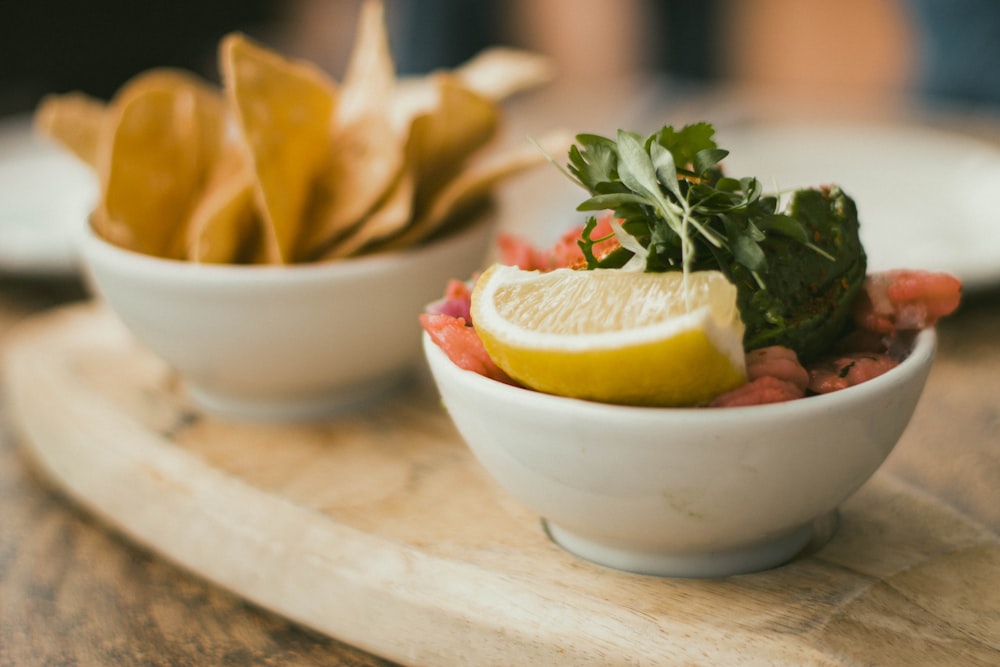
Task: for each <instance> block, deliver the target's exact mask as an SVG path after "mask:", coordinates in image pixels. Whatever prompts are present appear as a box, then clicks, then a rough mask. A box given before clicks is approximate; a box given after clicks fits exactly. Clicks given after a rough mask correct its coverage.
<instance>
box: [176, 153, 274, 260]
mask: <svg viewBox="0 0 1000 667" xmlns="http://www.w3.org/2000/svg"><path fill="white" fill-rule="evenodd" d="M262 225H263V221H262V220H261V219H260V216H259V214H258V210H257V207H256V205H255V202H254V195H253V170H252V168H251V166H250V164H249V158H248V157H247V156H246V154H245V153H244V152H243V151H241V150H239V149H238V148H236V147H233V148H232V149H231V150H230V151H229V152H228V153H227V154H226V155H225V156H224V157H223V159H221V160H220V161H219V162H218V163H217V165H216V168H215V171H214V173H213V175H212V178H211V180H210V181H209V183H208V185H207V186H206V187H205V190H204V192H203V193H202V195H201V197H200V199H199V201H198V203H197V204H196V205H195V208H194V210H193V211H192V213H191V219H190V221H189V223H188V225H187V236H186V258H187V259H189V260H191V261H194V262H202V263H215V264H218V263H239V262H243V261H247V260H248V259H249V258H250V256H251V249H252V245H253V243H254V242H255V241H257V240H259V237H260V236H261V235H262V233H263V229H262Z"/></svg>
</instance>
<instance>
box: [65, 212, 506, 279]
mask: <svg viewBox="0 0 1000 667" xmlns="http://www.w3.org/2000/svg"><path fill="white" fill-rule="evenodd" d="M495 218H496V215H495V208H493V207H488V208H486V209H477V211H476V212H474V213H472V214H471V215H470V221H469V223H468V224H464V225H462V226H461V227H460V228H458V229H455V230H452V231H449V232H447V233H445V234H443V235H441V236H435V237H432V238H430V239H428V240H426V241H424V242H422V243H420V244H418V245H414V246H411V247H406V248H400V249H397V250H387V251H380V252H374V253H371V254H367V255H360V256H356V257H344V258H339V259H336V260H329V261H318V262H297V263H291V264H224V263H202V262H194V261H189V260H183V259H171V258H167V257H158V256H156V255H148V254H145V253H142V252H138V251H136V250H130V249H128V248H123V247H121V246H119V245H116V244H114V243H112V242H110V241H108V240H107V239H105V238H104V237H102V236H101V235H100V234H98V233H97V232H96V230H94V228H93V225H91V224H90V223H89V221H88V223H87V224H85V225H83V227H84V229H83V233H82V234H81V239H80V255H81V258H82V260H83V261H84V263H85V264H86V265H88V266H89V265H91V264H93V262H94V258H95V257H97V258H98V259H99V261H105V260H106V261H107V262H113V263H114V264H116V265H117V266H119V267H121V268H124V269H125V270H127V271H129V272H134V273H145V274H150V275H157V274H158V275H171V276H174V277H175V279H176V278H177V277H187V278H189V279H193V280H209V279H211V280H216V281H232V282H238V281H247V280H277V279H298V280H310V279H331V278H335V277H337V276H340V275H343V276H344V277H348V276H350V277H352V278H354V277H358V276H360V275H372V274H378V273H382V272H384V271H385V270H387V269H390V268H394V267H399V266H400V263H403V264H408V263H409V262H413V261H416V260H418V259H420V258H423V257H424V256H426V255H434V254H437V253H444V254H447V253H448V252H449V251H450V249H451V248H453V247H456V246H461V245H463V244H465V243H467V242H471V241H472V240H473V239H474V238H478V237H479V236H480V235H482V234H491V233H492V231H493V228H494V226H495V224H494V223H495Z"/></svg>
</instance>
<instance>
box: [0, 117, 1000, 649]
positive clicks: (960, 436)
mask: <svg viewBox="0 0 1000 667" xmlns="http://www.w3.org/2000/svg"><path fill="white" fill-rule="evenodd" d="M596 129H599V130H604V129H605V128H604V127H599V128H596ZM529 190H530V188H529ZM85 296H86V292H85V290H84V289H83V288H82V287H81V286H80V285H79V284H77V283H75V282H72V281H37V280H24V279H19V278H16V277H5V278H2V279H0V345H2V344H4V343H5V342H6V339H7V334H8V333H9V332H10V330H11V327H12V326H13V325H15V324H16V323H17V322H19V321H21V320H23V319H24V318H26V317H28V316H30V315H32V314H34V313H37V312H39V311H42V310H45V309H48V308H51V307H54V306H57V305H61V304H65V303H68V302H72V301H78V300H81V299H83V298H85ZM998 341H1000V291H997V290H995V289H991V290H988V291H981V292H979V293H975V294H969V295H967V297H966V300H965V302H964V305H963V307H962V309H961V311H960V312H959V313H958V314H957V315H956V316H955V317H953V318H952V319H950V320H948V321H946V322H945V323H944V324H943V325H942V326H941V327H940V348H939V354H938V359H937V361H936V364H935V367H934V369H933V371H932V374H931V377H930V380H929V382H928V385H927V389H926V391H925V394H924V397H923V399H922V402H921V405H920V407H919V408H918V412H917V414H916V416H915V417H914V420H913V422H912V424H911V427H910V429H909V430H908V431H907V433H906V434H905V436H904V438H903V440H902V441H901V442H900V444H899V446H898V447H897V449H896V450H895V451H894V453H893V454H892V456H891V457H890V459H889V460H888V462H887V463H886V464H885V466H884V468H883V469H882V471H881V472H880V475H882V476H883V479H885V480H889V483H890V484H892V485H903V486H904V487H906V488H907V489H909V491H912V494H916V496H915V497H918V498H919V499H920V503H921V506H924V505H923V504H924V503H925V504H926V507H927V508H928V509H929V510H931V509H932V510H933V511H932V512H931V513H932V514H933V515H934V516H935V517H936V519H935V521H938V520H940V517H941V516H949V515H950V514H953V515H954V516H955V517H956V520H961V522H962V523H963V525H967V526H973V527H975V528H976V530H980V531H985V534H986V535H988V536H989V537H988V538H987V540H986V543H987V547H986V548H985V549H979V550H974V551H962V550H958V551H956V552H954V553H951V554H943V557H940V558H937V559H936V560H935V561H934V564H935V566H936V567H938V568H945V574H946V575H948V576H944V577H939V578H938V579H937V581H939V582H944V583H945V584H947V582H948V581H949V577H953V578H954V579H953V580H955V581H958V580H960V579H961V577H962V574H963V572H965V571H974V572H976V573H977V574H982V573H986V578H984V579H982V580H981V581H977V582H975V585H974V586H973V587H972V590H976V591H981V595H982V599H980V600H979V601H978V606H977V604H976V600H965V601H963V600H958V599H955V598H954V596H949V591H948V590H947V589H941V590H935V589H934V588H933V587H930V586H929V585H928V586H926V587H924V588H918V589H906V590H903V588H900V587H899V586H898V585H897V584H899V583H900V580H899V579H898V578H897V579H895V580H893V581H890V578H889V577H881V576H873V577H872V580H871V585H870V587H867V588H866V589H865V590H864V591H862V593H861V594H859V595H856V596H854V597H853V598H851V599H834V598H833V597H830V596H831V595H833V594H834V592H833V591H831V590H827V589H823V588H822V587H820V588H818V589H816V590H815V591H809V590H803V591H802V593H801V595H803V596H805V598H804V599H805V602H806V603H808V602H809V601H810V600H811V598H810V597H809V596H817V597H816V600H815V603H816V604H821V605H827V606H830V607H831V609H832V610H833V611H831V612H830V613H828V614H827V615H826V616H825V618H826V621H825V622H826V623H827V627H826V628H821V629H820V631H822V632H825V636H826V639H827V640H829V641H828V643H827V646H826V649H827V652H828V655H829V660H830V662H829V664H832V665H855V664H892V662H893V657H894V656H896V655H905V656H908V658H909V659H910V662H911V663H912V662H913V661H912V656H913V655H920V650H921V647H920V646H914V645H913V643H912V642H917V643H919V640H918V638H919V637H921V636H923V635H921V632H922V631H923V630H928V631H932V630H934V629H935V627H937V626H934V624H938V626H939V625H940V624H941V622H942V618H943V617H946V614H938V615H935V600H940V601H941V604H942V605H943V606H946V607H947V608H948V609H951V610H957V609H960V608H963V607H962V605H963V604H966V603H968V604H969V605H971V608H973V609H977V608H978V609H986V610H987V611H989V610H992V615H987V616H986V617H982V618H974V619H971V620H970V619H968V618H966V619H963V622H964V624H962V625H959V626H957V627H958V629H957V630H955V629H951V630H950V631H952V632H957V633H959V635H963V636H965V635H964V634H963V633H966V629H967V628H972V632H971V634H969V635H968V636H965V639H966V640H968V644H969V645H972V646H974V647H975V651H974V652H973V653H972V654H963V655H965V658H963V657H962V655H955V656H953V657H954V663H953V664H970V665H972V664H975V665H979V664H983V665H986V664H996V663H1000V618H998V617H997V616H996V609H997V608H998V607H997V606H995V601H996V595H997V593H996V591H997V590H1000V490H998V489H1000V345H998ZM8 417H9V415H8V412H7V408H6V407H5V406H4V405H3V404H0V424H2V430H0V667H6V666H7V665H104V664H117V665H150V664H153V665H161V664H162V665H166V664H198V665H227V664H247V665H249V664H262V665H319V664H324V665H384V664H388V663H386V662H384V661H383V660H381V659H379V658H377V657H374V656H372V655H369V654H367V653H364V652H362V651H359V650H357V649H355V648H352V647H350V646H347V645H345V644H342V643H340V642H338V641H336V640H334V639H330V638H328V637H326V636H323V635H321V634H318V633H315V632H313V631H310V630H307V629H304V628H302V627H301V626H298V625H296V624H294V623H291V622H288V621H286V620H284V619H283V618H281V617H279V616H277V615H275V614H272V613H269V612H267V611H263V610H260V609H258V608H256V607H254V606H253V605H251V604H249V603H247V602H245V601H243V600H242V599H241V598H239V597H236V596H234V595H231V594H229V593H226V592H224V591H223V590H221V589H220V588H218V587H217V586H215V585H213V584H212V583H209V582H206V581H204V580H202V579H199V578H198V577H196V576H193V575H191V574H189V573H187V572H186V571H184V570H182V569H180V568H178V567H175V566H173V565H171V564H169V563H168V562H166V561H165V560H163V559H162V558H161V557H159V556H158V555H157V554H155V553H150V552H148V551H146V550H144V549H142V548H140V547H137V546H136V545H135V544H134V543H132V542H131V541H129V540H127V539H125V538H123V537H122V536H121V535H120V534H118V533H117V532H115V531H113V530H110V529H109V528H108V527H106V525H105V524H103V523H102V522H100V521H99V520H97V519H95V518H94V517H93V516H91V515H90V514H88V513H86V512H84V511H82V510H81V509H79V508H78V506H77V505H76V504H75V503H74V502H73V501H72V500H71V499H69V498H67V497H66V496H64V495H63V494H62V493H61V492H60V491H59V490H58V489H57V488H55V487H53V486H52V485H51V484H50V483H49V482H48V481H47V479H46V478H45V477H44V476H43V475H40V474H38V471H37V470H36V468H35V466H34V464H33V463H32V460H31V459H30V458H29V457H27V456H24V455H23V453H22V451H21V450H20V449H19V446H18V445H19V441H18V437H17V436H16V435H15V433H14V432H13V431H12V430H11V427H10V424H9V419H8ZM912 494H911V496H912ZM940 528H941V526H940V525H937V524H934V523H933V522H931V523H929V524H928V531H929V532H931V531H934V530H938V529H940ZM873 539H877V536H873ZM991 544H992V546H990V545H991ZM965 568H969V569H965ZM910 583H912V582H910ZM966 583H968V582H966ZM965 590H969V589H965ZM915 591H916V593H919V595H917V596H916V597H912V596H911V597H909V598H905V594H913V593H914V592H915ZM761 594H762V595H763V594H764V591H763V589H762V590H761ZM823 595H826V596H827V597H826V598H825V599H819V596H823ZM901 596H902V597H901ZM904 598H905V599H906V600H908V606H907V607H906V610H905V611H904V610H902V609H899V610H897V609H896V608H895V607H894V605H896V604H899V602H900V601H901V600H903V599H904ZM984 600H985V602H984ZM915 608H916V609H918V612H919V613H917V612H914V609H915ZM838 612H840V613H838ZM921 623H929V624H930V625H928V626H927V627H926V628H923V629H922V628H921V626H920V624H921ZM938 629H940V628H938ZM812 630H813V631H815V630H816V629H815V628H813V629H812ZM801 631H802V628H797V629H794V630H793V629H792V628H789V633H790V637H791V635H792V634H794V633H796V632H801ZM932 634H933V633H932ZM944 634H945V635H947V632H945V633H944ZM907 637H910V638H911V642H910V643H909V645H906V646H904V645H894V644H893V642H900V641H904V640H905V639H906V638H907ZM720 641H724V638H720ZM928 646H929V649H928V653H927V654H926V655H928V656H934V655H937V656H940V655H941V654H942V653H941V652H942V651H943V652H945V654H947V651H948V644H947V642H946V641H938V640H935V639H933V638H931V639H928ZM993 652H995V655H994V653H993ZM990 655H994V657H996V661H992V660H991V659H990ZM747 659H748V661H749V662H751V663H752V662H754V658H753V656H752V655H747ZM609 661H610V662H614V658H613V656H611V657H609Z"/></svg>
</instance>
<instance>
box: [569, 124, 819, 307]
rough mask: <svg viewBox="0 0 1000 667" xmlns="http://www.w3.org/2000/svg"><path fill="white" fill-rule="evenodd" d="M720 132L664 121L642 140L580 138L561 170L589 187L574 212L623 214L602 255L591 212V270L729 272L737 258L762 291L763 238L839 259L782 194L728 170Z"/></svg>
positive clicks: (586, 248) (630, 135)
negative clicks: (610, 247)
mask: <svg viewBox="0 0 1000 667" xmlns="http://www.w3.org/2000/svg"><path fill="white" fill-rule="evenodd" d="M714 134H715V129H714V127H713V126H712V125H711V124H709V123H696V124H692V125H686V126H684V127H683V128H682V129H680V130H675V129H674V128H673V127H672V126H670V125H665V126H664V127H663V128H661V129H660V130H659V131H657V132H655V133H653V134H651V135H649V136H648V137H645V138H643V137H642V136H640V135H638V134H636V133H634V132H628V131H625V130H619V131H618V133H617V137H616V138H615V139H610V138H607V137H602V136H599V135H595V134H580V135H577V136H576V145H574V146H572V147H571V148H570V151H569V164H568V165H567V168H568V172H567V171H566V170H565V169H564V170H563V171H564V173H566V174H567V175H568V176H569V177H570V178H571V179H572V180H573V181H575V182H576V183H577V184H578V185H580V186H581V187H582V188H584V189H585V190H587V191H588V192H589V193H590V195H591V196H590V198H588V199H587V200H585V201H583V202H582V203H581V204H580V205H579V206H577V210H580V211H598V210H600V211H603V210H611V211H613V212H614V214H615V216H616V217H617V218H619V219H620V221H621V222H620V225H621V226H620V228H619V229H618V230H616V235H618V236H619V240H620V241H622V243H621V247H619V248H618V249H616V250H614V251H612V252H611V253H609V254H607V255H604V256H601V257H598V256H597V255H595V253H594V247H595V246H596V245H597V244H598V243H600V242H602V241H604V240H607V239H606V238H592V232H593V230H594V228H595V227H596V225H597V220H596V218H594V217H591V218H589V219H588V220H587V224H586V227H585V230H584V234H583V238H582V240H581V241H580V247H581V248H582V250H583V254H584V257H585V258H586V261H587V268H588V269H594V268H621V267H623V266H626V265H627V264H629V263H630V262H631V264H629V266H635V265H636V264H637V263H641V264H642V267H641V268H642V269H643V270H646V271H669V270H677V269H680V270H683V271H684V272H685V274H686V273H688V272H689V271H692V270H703V269H722V270H724V271H726V272H727V273H728V272H729V270H730V268H731V267H732V265H733V263H734V262H735V263H736V264H738V265H741V266H742V267H744V268H745V269H746V270H747V271H748V272H749V273H750V275H751V276H753V279H754V281H755V282H756V283H757V286H758V288H759V289H764V288H765V275H766V272H767V268H768V266H767V257H766V255H765V253H764V251H763V249H762V248H761V243H762V242H763V241H764V240H765V239H766V238H767V237H768V235H771V234H777V235H782V236H785V237H788V238H790V239H793V240H795V241H797V242H799V243H801V244H802V245H804V246H807V247H809V248H811V249H812V250H813V251H815V252H817V253H819V254H821V255H823V256H825V257H827V258H828V259H830V260H832V259H833V258H832V257H830V256H829V255H828V254H827V253H826V252H825V251H824V250H823V249H821V248H819V247H818V246H816V245H814V244H812V243H811V241H810V239H809V236H808V234H807V231H806V229H805V227H804V226H803V225H802V224H801V222H799V221H798V220H796V219H795V218H793V217H792V216H790V215H787V214H785V213H783V212H780V211H779V210H778V204H779V199H778V196H776V195H771V194H769V195H765V194H764V193H763V189H762V187H761V184H760V181H758V180H757V179H756V178H754V177H744V178H732V177H728V176H726V175H724V173H723V171H722V169H721V167H720V163H721V162H722V160H723V159H725V158H726V156H727V155H729V152H728V151H726V150H723V149H721V148H719V147H718V146H717V145H716V143H715V140H714V138H713V137H714ZM623 233H624V235H627V237H631V238H627V237H626V236H624V235H623Z"/></svg>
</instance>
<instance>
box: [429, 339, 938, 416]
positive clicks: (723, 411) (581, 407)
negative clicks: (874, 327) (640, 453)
mask: <svg viewBox="0 0 1000 667" xmlns="http://www.w3.org/2000/svg"><path fill="white" fill-rule="evenodd" d="M422 342H423V347H424V353H425V356H426V357H427V361H428V363H429V365H430V367H431V370H432V372H433V371H434V369H435V366H437V367H438V368H440V369H442V370H443V372H444V373H447V374H448V376H449V377H451V378H453V379H454V380H455V381H456V382H457V383H458V384H459V385H461V387H462V388H464V389H465V390H467V391H469V392H475V393H479V394H482V393H486V394H488V395H490V396H491V397H493V398H495V400H498V401H504V402H508V403H516V404H519V405H524V406H526V407H530V408H531V409H532V410H536V411H541V410H545V409H546V408H552V409H554V410H557V409H558V410H572V411H575V412H580V411H586V412H588V413H589V414H590V415H592V416H593V418H594V419H595V420H599V419H601V418H604V417H606V418H609V419H612V418H613V419H618V420H621V419H627V420H630V421H636V422H650V421H659V420H671V421H673V420H676V421H678V422H680V421H684V422H691V421H693V422H702V421H704V422H707V421H713V422H719V421H720V420H729V419H740V420H744V419H749V420H750V421H768V420H771V419H774V418H775V417H778V416H780V415H787V414H788V412H789V410H790V409H792V410H794V411H795V413H796V414H797V415H798V416H803V417H807V416H810V415H819V414H828V413H830V412H835V411H837V410H839V409H841V408H843V407H845V406H847V405H853V404H855V403H856V402H857V401H858V400H860V399H861V398H862V396H863V395H864V394H869V395H880V394H882V393H884V392H892V391H893V390H894V388H898V387H899V386H902V385H904V384H906V383H907V382H908V381H910V380H912V379H913V378H915V377H918V376H919V375H920V373H921V371H923V370H927V371H929V368H930V365H931V362H932V361H933V358H934V354H935V351H936V349H937V331H936V329H935V328H934V327H930V328H927V329H924V330H922V331H920V332H918V333H917V335H916V337H915V339H914V342H913V347H912V349H911V350H910V354H909V355H907V357H906V358H905V359H903V361H902V362H900V364H899V365H898V366H896V367H895V368H892V369H891V370H889V371H887V372H886V373H883V374H881V375H879V376H877V377H874V378H872V379H870V380H867V381H866V382H863V383H861V384H859V385H854V386H852V387H846V388H844V389H841V390H839V391H834V392H830V393H827V394H819V395H815V396H807V397H805V398H801V399H796V400H791V401H783V402H780V403H768V404H764V405H745V406H730V407H725V408H708V407H704V406H702V407H657V406H638V405H616V404H612V403H601V402H598V401H590V400H587V399H581V398H571V397H567V396H557V395H553V394H546V393H543V392H540V391H535V390H533V389H528V388H525V387H519V386H514V385H510V384H506V383H504V382H500V381H498V380H494V379H492V378H488V377H486V376H484V375H481V374H479V373H476V372H475V371H470V370H466V369H463V368H460V367H458V366H457V365H455V363H454V362H452V361H451V359H450V358H449V357H448V355H447V354H446V353H445V352H444V350H442V349H441V348H440V347H438V345H437V344H436V343H435V342H434V341H433V339H431V337H430V335H429V334H428V333H427V332H426V331H423V332H422ZM434 375H435V380H436V373H434Z"/></svg>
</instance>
